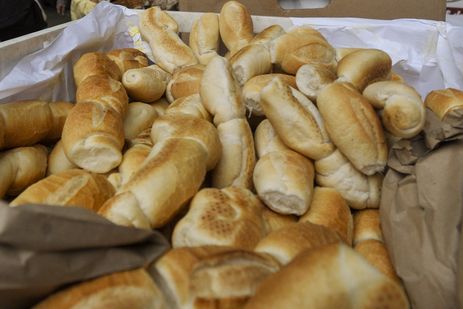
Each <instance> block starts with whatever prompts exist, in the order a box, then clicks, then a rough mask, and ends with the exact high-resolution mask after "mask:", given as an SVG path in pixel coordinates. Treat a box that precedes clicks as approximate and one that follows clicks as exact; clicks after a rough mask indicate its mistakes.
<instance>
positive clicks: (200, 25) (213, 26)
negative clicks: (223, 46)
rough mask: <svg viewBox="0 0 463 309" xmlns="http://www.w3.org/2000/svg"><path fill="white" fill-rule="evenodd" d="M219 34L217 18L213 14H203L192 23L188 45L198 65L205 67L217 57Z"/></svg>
mask: <svg viewBox="0 0 463 309" xmlns="http://www.w3.org/2000/svg"><path fill="white" fill-rule="evenodd" d="M219 41H220V33H219V17H218V16H217V14H214V13H204V14H202V15H201V17H200V18H199V19H198V20H196V21H195V22H194V23H193V26H192V28H191V32H190V42H189V45H190V47H191V49H192V50H193V52H194V53H195V56H196V58H198V60H199V63H201V64H203V65H207V64H208V63H209V61H211V59H212V58H214V57H215V56H217V55H218V53H217V51H218V49H219Z"/></svg>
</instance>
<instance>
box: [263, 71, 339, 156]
mask: <svg viewBox="0 0 463 309" xmlns="http://www.w3.org/2000/svg"><path fill="white" fill-rule="evenodd" d="M261 106H262V109H263V111H264V113H265V116H266V117H267V119H268V120H269V121H270V123H271V124H272V126H273V128H274V129H275V131H276V132H277V133H278V136H279V137H280V138H281V140H282V141H283V142H284V143H285V144H286V145H287V146H288V147H289V148H291V149H293V150H295V151H297V152H299V153H301V154H303V155H305V156H307V157H309V158H311V159H315V160H318V159H321V158H324V157H326V156H328V155H329V154H330V153H332V152H333V151H334V147H333V144H332V143H331V141H330V139H329V137H328V134H327V133H326V131H325V128H324V122H323V119H322V117H321V116H320V114H319V112H318V110H317V108H316V107H315V105H314V104H313V103H312V102H311V101H310V100H309V99H307V98H306V97H305V96H304V95H303V94H302V93H300V92H298V91H297V90H295V89H294V88H291V87H290V86H288V85H287V84H285V83H283V82H282V81H281V80H280V79H278V78H276V79H274V80H272V81H271V82H270V83H269V84H268V85H267V86H265V87H264V88H263V89H262V91H261Z"/></svg>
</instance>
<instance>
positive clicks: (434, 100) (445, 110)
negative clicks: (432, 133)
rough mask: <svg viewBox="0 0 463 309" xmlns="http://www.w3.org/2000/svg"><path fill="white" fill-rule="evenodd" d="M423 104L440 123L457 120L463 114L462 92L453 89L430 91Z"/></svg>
mask: <svg viewBox="0 0 463 309" xmlns="http://www.w3.org/2000/svg"><path fill="white" fill-rule="evenodd" d="M425 104H426V107H427V108H429V109H430V110H432V111H433V112H434V113H435V114H436V115H437V117H439V119H440V120H442V121H445V120H446V119H448V118H459V117H461V115H462V114H463V91H461V90H457V89H453V88H447V89H442V90H434V91H431V92H430V93H429V94H428V95H427V96H426V100H425Z"/></svg>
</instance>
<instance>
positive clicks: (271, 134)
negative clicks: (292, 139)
mask: <svg viewBox="0 0 463 309" xmlns="http://www.w3.org/2000/svg"><path fill="white" fill-rule="evenodd" d="M254 142H255V145H256V153H257V156H258V157H259V158H260V157H263V156H265V155H266V154H268V153H269V152H272V151H287V150H289V148H288V146H286V145H285V144H284V143H283V141H282V140H281V139H280V138H279V137H278V134H277V133H276V132H275V129H274V128H273V127H272V125H271V124H270V121H268V119H265V120H263V121H262V122H261V123H260V124H259V125H258V126H257V128H256V131H255V132H254Z"/></svg>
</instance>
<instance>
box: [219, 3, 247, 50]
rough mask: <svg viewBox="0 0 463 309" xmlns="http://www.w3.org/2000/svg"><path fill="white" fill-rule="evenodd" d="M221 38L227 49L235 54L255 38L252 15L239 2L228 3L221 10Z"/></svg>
mask: <svg viewBox="0 0 463 309" xmlns="http://www.w3.org/2000/svg"><path fill="white" fill-rule="evenodd" d="M219 30H220V37H221V38H222V41H223V43H224V44H225V46H226V47H227V49H228V50H229V51H230V52H232V53H234V52H235V51H238V50H240V49H241V48H242V47H244V46H246V45H248V44H249V42H250V41H251V40H252V38H253V36H254V31H253V25H252V18H251V14H250V13H249V11H248V9H247V8H246V7H245V6H244V5H243V4H241V3H239V2H238V1H228V2H226V3H225V4H224V5H223V6H222V9H221V10H220V15H219Z"/></svg>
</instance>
